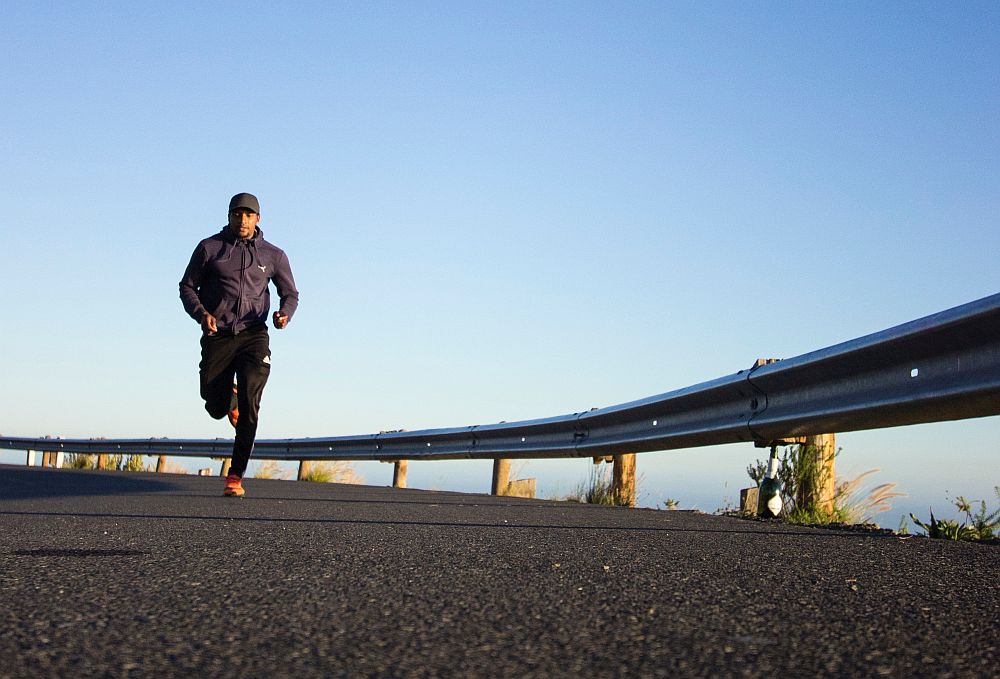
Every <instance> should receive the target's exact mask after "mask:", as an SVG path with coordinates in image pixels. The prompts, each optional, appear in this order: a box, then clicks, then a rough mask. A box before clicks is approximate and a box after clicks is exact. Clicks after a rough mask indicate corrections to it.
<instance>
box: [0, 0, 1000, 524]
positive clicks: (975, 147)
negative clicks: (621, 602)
mask: <svg viewBox="0 0 1000 679" xmlns="http://www.w3.org/2000/svg"><path fill="white" fill-rule="evenodd" d="M272 5H273V6H272ZM0 45H2V47H3V53H4V55H5V56H4V59H3V60H0V82H2V83H3V90H4V96H3V104H2V106H0V157H2V159H3V160H2V162H0V199H2V205H3V209H4V216H3V220H2V229H3V242H4V244H5V252H6V261H5V267H4V268H5V281H6V284H7V291H8V295H9V302H8V305H7V309H8V313H9V314H10V318H9V319H8V322H7V323H6V324H5V331H4V333H3V336H2V337H3V338H2V340H0V342H2V345H0V346H2V350H3V355H4V357H5V369H4V378H3V382H4V387H5V388H4V389H2V390H0V432H3V433H4V434H7V435H27V436H35V435H42V434H54V435H63V436H109V437H118V436H171V437H214V436H229V435H231V430H227V427H228V425H226V424H225V423H219V422H216V421H213V420H211V419H209V418H208V417H207V416H206V415H205V413H204V411H203V409H202V405H201V403H200V401H199V399H198V394H197V372H196V366H197V361H198V342H197V340H198V335H199V328H198V326H197V325H196V324H195V323H194V322H193V321H191V320H190V319H189V318H188V317H187V316H186V315H185V314H184V313H183V311H182V309H181V305H180V302H179V300H178V299H177V281H178V280H179V279H180V275H181V273H182V271H183V268H184V266H185V264H186V263H187V260H188V257H189V256H190V254H191V251H192V250H193V248H194V246H195V244H196V243H197V242H198V240H200V239H201V238H203V237H205V236H207V235H209V234H211V233H213V232H215V231H217V230H218V229H219V228H221V227H222V225H223V223H224V221H225V213H226V207H227V202H228V199H229V196H231V195H232V194H233V193H236V192H238V191H250V192H252V193H255V194H256V195H257V196H258V197H259V198H260V201H261V206H262V210H261V211H262V221H261V227H262V229H263V230H264V233H265V235H266V236H267V237H268V238H269V239H270V240H272V241H273V242H275V243H276V244H278V245H279V246H281V247H282V248H284V249H285V250H286V251H287V253H288V254H289V257H290V260H291V263H292V267H293V270H294V273H295V276H296V279H297V282H298V285H299V288H300V290H301V294H302V298H301V305H300V309H299V313H298V314H297V315H296V317H295V319H294V321H293V322H292V324H291V325H290V326H289V328H288V329H287V330H286V331H282V332H273V333H272V338H273V339H272V351H273V353H274V371H273V373H272V379H271V382H270V384H269V386H268V390H267V392H266V394H265V401H264V409H263V410H262V425H261V430H260V435H261V436H262V437H289V436H292V437H297V436H322V435H338V434H360V433H370V432H373V431H378V430H380V429H395V428H407V429H420V428H426V427H437V426H451V425H467V424H476V423H487V422H496V421H499V420H508V421H512V420H518V419H525V418H534V417H542V416H550V415H558V414H564V413H567V412H573V411H578V410H581V409H585V408H590V407H592V406H604V405H611V404H614V403H620V402H623V401H628V400H632V399H635V398H640V397H645V396H649V395H652V394H657V393H662V392H665V391H669V390H672V389H675V388H680V387H684V386H688V385H690V384H693V383H697V382H701V381H705V380H708V379H712V378H715V377H719V376H721V375H724V374H729V373H732V372H735V371H737V370H739V369H741V368H745V367H747V366H749V365H750V363H751V362H752V361H753V360H754V359H755V358H757V357H758V356H768V357H790V356H794V355H798V354H801V353H804V352H807V351H810V350H814V349H818V348H821V347H824V346H828V345H831V344H834V343H837V342H839V341H842V340H846V339H850V338H853V337H856V336H859V335H862V334H867V333H869V332H873V331H876V330H880V329H883V328H886V327H889V326H892V325H896V324H898V323H901V322H905V321H908V320H911V319H913V318H917V317H919V316H923V315H926V314H929V313H932V312H935V311H939V310H942V309H945V308H948V307H952V306H955V305H958V304H961V303H964V302H968V301H971V300H973V299H977V298H980V297H984V296H986V295H989V294H992V293H995V292H997V291H998V290H997V289H998V285H997V265H996V258H997V252H998V251H1000V230H998V228H997V227H998V215H1000V115H998V113H1000V6H998V5H997V4H996V3H994V2H989V3H976V2H963V3H945V4H942V3H920V2H905V3H903V2H900V3H892V2H885V3H877V4H872V3H853V2H852V3H836V4H831V3H806V2H801V3H778V2H774V3H708V2H691V3H668V2H650V3H635V2H632V3H630V2H609V3H584V2H565V3H563V2H550V3H535V2H526V3H518V2H505V3H478V2H455V3H448V2H413V3H403V2H400V3H360V2H359V3H349V4H343V3H337V4H336V5H334V4H333V3H259V4H257V3H254V4H251V3H209V4H208V5H207V6H204V3H190V4H186V3H157V4H152V3H124V2H122V3H110V2H109V3H34V2H5V3H3V5H2V7H0ZM997 425H998V420H997V419H996V418H989V419H986V420H981V421H978V422H967V423H958V424H943V425H931V426H921V427H912V428H907V429H899V430H889V431H882V432H871V433H859V434H851V435H845V436H843V437H841V439H840V444H841V445H842V446H843V447H844V449H845V452H844V456H843V459H842V466H843V468H844V469H845V470H849V469H855V470H856V471H863V470H864V469H868V468H871V467H882V468H883V470H884V472H883V474H882V475H881V476H882V480H887V481H899V482H900V484H901V485H902V486H903V490H906V491H908V492H910V493H911V497H920V498H921V499H922V498H924V497H927V498H928V501H929V500H934V501H935V502H937V503H940V502H943V498H944V493H945V491H950V492H951V493H953V494H954V493H962V492H964V493H965V494H967V495H971V496H974V497H975V496H977V495H979V496H981V495H985V494H987V493H989V492H990V489H991V488H992V485H993V484H995V483H1000V473H998V471H1000V464H998V459H1000V428H998V426H997ZM756 454H757V451H754V450H753V449H752V448H751V447H749V446H737V447H724V448H716V449H712V448H706V449H700V450H696V451H684V452H674V453H656V454H649V455H645V456H642V457H640V460H639V468H640V472H641V473H644V474H645V477H646V478H645V484H646V485H645V490H646V492H647V499H646V501H647V503H649V504H654V503H655V502H657V501H659V499H662V497H677V498H679V499H681V501H682V505H684V504H698V505H699V506H700V507H701V508H703V509H708V510H711V509H714V508H715V507H716V506H719V505H721V503H722V500H723V498H722V495H723V490H722V488H723V483H726V484H728V485H727V486H726V488H727V489H728V490H726V491H725V492H728V493H730V494H733V493H734V492H735V490H734V489H735V488H738V487H739V486H741V485H745V482H746V477H745V474H744V472H743V469H744V468H745V466H746V464H747V463H748V462H749V461H751V460H752V459H753V458H754V457H755V455H756ZM553 465H555V466H553ZM582 465H583V463H582V462H580V461H557V462H553V463H550V462H546V463H530V464H529V465H528V466H527V467H526V469H525V474H526V475H532V474H533V473H536V472H537V473H538V474H539V476H540V477H544V478H545V479H556V480H552V481H549V480H546V481H545V483H546V484H549V485H554V484H557V483H558V484H560V485H561V487H562V489H563V490H564V491H565V490H568V489H570V488H571V487H572V486H573V485H575V483H576V482H577V481H578V480H579V479H580V478H582V476H583V475H584V474H585V473H586V467H585V466H582ZM418 467H419V469H425V468H426V470H427V471H419V470H418V471H411V483H412V485H421V484H422V485H424V487H429V486H432V485H436V486H438V487H443V488H464V489H469V490H483V488H484V487H487V486H488V470H487V471H486V472H485V473H483V472H481V470H480V469H479V468H478V467H477V468H475V470H474V472H469V473H466V471H464V470H467V469H470V467H469V464H468V463H440V462H439V463H424V465H419V466H418ZM553 470H568V471H553ZM389 473H390V472H389V470H388V468H387V467H385V466H383V467H382V468H381V469H379V468H378V466H377V465H376V466H375V467H374V468H373V471H371V472H366V476H367V477H368V480H369V482H372V483H387V482H388V480H387V479H388V476H389ZM380 475H381V476H385V477H386V478H385V479H383V478H381V476H380ZM698 484H702V485H698ZM702 486H704V488H702ZM696 487H697V488H702V490H698V491H697V492H696V491H694V490H692V489H694V488H696ZM688 491H690V492H691V493H692V495H697V494H698V493H701V495H699V496H698V497H699V498H701V499H697V498H695V497H693V496H692V497H691V498H686V497H685V492H688ZM716 496H717V498H716V501H715V506H707V505H710V504H711V501H710V499H706V498H712V497H716ZM921 501H922V503H923V506H926V503H927V501H923V500H921Z"/></svg>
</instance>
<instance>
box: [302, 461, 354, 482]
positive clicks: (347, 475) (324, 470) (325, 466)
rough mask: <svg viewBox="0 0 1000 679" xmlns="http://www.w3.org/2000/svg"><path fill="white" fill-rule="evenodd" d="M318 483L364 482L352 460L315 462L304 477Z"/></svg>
mask: <svg viewBox="0 0 1000 679" xmlns="http://www.w3.org/2000/svg"><path fill="white" fill-rule="evenodd" d="M302 480H303V481H313V482H316V483H364V479H363V478H361V477H360V476H358V474H357V472H356V471H355V470H354V465H353V464H351V463H350V462H340V461H329V462H314V463H313V464H312V465H311V466H310V467H309V470H308V471H307V472H306V473H305V475H304V476H303V477H302Z"/></svg>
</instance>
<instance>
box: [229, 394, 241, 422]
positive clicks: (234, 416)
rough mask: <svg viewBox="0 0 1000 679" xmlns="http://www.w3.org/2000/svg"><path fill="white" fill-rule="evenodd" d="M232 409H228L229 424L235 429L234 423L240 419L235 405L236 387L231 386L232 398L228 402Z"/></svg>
mask: <svg viewBox="0 0 1000 679" xmlns="http://www.w3.org/2000/svg"><path fill="white" fill-rule="evenodd" d="M229 404H230V405H231V406H232V408H230V409H229V424H231V425H233V428H234V429H235V428H236V422H237V421H238V420H239V419H240V409H239V408H238V407H237V405H236V385H235V384H234V385H233V398H232V400H231V401H230V402H229Z"/></svg>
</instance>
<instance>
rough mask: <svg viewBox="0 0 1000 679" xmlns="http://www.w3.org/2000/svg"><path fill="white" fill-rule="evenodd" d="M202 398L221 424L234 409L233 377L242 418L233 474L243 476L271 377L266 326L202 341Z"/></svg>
mask: <svg viewBox="0 0 1000 679" xmlns="http://www.w3.org/2000/svg"><path fill="white" fill-rule="evenodd" d="M198 367H199V368H200V370H201V397H202V398H203V399H205V410H207V411H208V414H209V415H211V416H212V417H214V418H215V419H217V420H219V419H222V418H223V417H225V416H226V414H227V413H228V412H229V410H230V409H231V408H232V398H233V376H234V375H235V377H236V384H237V390H236V400H237V404H238V405H239V409H240V417H239V420H237V422H236V440H235V441H234V442H233V464H232V467H230V472H229V473H230V474H236V475H238V476H243V474H244V473H245V472H246V470H247V464H248V463H249V462H250V453H252V452H253V442H254V439H255V438H257V415H258V413H259V412H260V397H261V395H262V394H263V393H264V385H265V384H267V378H268V375H270V374H271V349H270V346H269V343H268V336H267V326H266V325H261V326H258V327H256V328H251V329H249V330H244V331H243V332H241V333H239V334H238V335H203V336H202V338H201V363H200V364H199V366H198Z"/></svg>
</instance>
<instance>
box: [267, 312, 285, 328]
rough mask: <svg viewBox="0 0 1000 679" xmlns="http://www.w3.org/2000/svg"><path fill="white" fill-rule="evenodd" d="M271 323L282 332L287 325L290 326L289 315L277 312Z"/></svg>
mask: <svg viewBox="0 0 1000 679" xmlns="http://www.w3.org/2000/svg"><path fill="white" fill-rule="evenodd" d="M271 322H272V323H274V327H275V328H277V329H278V330H281V329H282V328H284V327H285V326H286V325H288V314H283V313H281V312H280V311H275V312H274V315H273V316H271Z"/></svg>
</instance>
